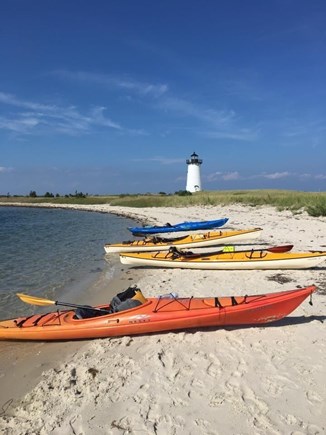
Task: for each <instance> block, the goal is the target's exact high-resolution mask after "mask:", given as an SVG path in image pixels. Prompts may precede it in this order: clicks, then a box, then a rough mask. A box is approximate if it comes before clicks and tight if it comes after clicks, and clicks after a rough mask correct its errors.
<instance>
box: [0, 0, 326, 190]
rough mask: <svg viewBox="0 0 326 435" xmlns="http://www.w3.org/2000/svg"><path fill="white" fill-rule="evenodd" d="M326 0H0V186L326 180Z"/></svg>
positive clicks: (302, 184)
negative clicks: (192, 174) (194, 157)
mask: <svg viewBox="0 0 326 435" xmlns="http://www.w3.org/2000/svg"><path fill="white" fill-rule="evenodd" d="M325 23H326V2H325V1H324V0H269V1H261V0H246V1H243V0H219V1H216V0H203V1H195V0H187V1H185V0H177V1H176V0H164V1H153V0H119V1H118V0H117V1H115V0H92V1H90V0H78V1H67V0H55V1H53V0H1V2H0V195H7V194H10V195H20V194H22V195H28V194H29V192H30V191H32V190H33V191H36V193H37V194H38V195H43V194H44V193H45V192H51V193H53V194H56V193H59V194H60V195H63V194H68V193H74V192H75V191H78V192H83V193H88V194H90V195H91V194H100V195H104V194H122V193H130V194H132V193H156V192H165V193H174V192H176V191H179V190H185V188H186V178H187V164H186V160H187V159H188V158H190V155H191V154H192V153H193V152H196V153H197V154H198V156H199V158H200V159H202V160H203V163H202V165H201V182H202V188H203V190H206V191H210V190H226V189H227V190H229V189H230V190H231V189H232V190H233V189H291V190H302V191H325V190H326V25H325Z"/></svg>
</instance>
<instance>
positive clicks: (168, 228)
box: [128, 218, 229, 236]
mask: <svg viewBox="0 0 326 435" xmlns="http://www.w3.org/2000/svg"><path fill="white" fill-rule="evenodd" d="M228 220H229V219H228V218H223V219H217V220H213V221H200V222H181V223H180V224H176V225H171V224H165V225H162V226H156V225H154V226H144V227H129V228H128V230H129V231H131V232H132V234H133V235H134V236H144V235H146V234H157V233H175V232H177V231H196V230H211V229H212V228H218V227H222V226H223V225H225V224H226V222H227V221H228Z"/></svg>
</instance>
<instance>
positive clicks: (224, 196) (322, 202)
mask: <svg viewBox="0 0 326 435" xmlns="http://www.w3.org/2000/svg"><path fill="white" fill-rule="evenodd" d="M34 193H35V196H34ZM0 197H1V199H0V201H1V202H2V203H8V204H9V203H11V202H13V203H14V202H23V203H28V202H38V203H42V202H53V203H56V204H85V205H87V204H110V205H112V206H122V207H139V208H142V207H174V208H177V207H189V206H203V207H205V206H206V207H214V206H228V205H231V204H242V205H246V206H250V207H259V206H273V207H275V208H277V209H278V210H290V211H292V212H293V213H296V214H299V213H302V212H303V211H306V212H307V213H308V214H309V215H311V216H326V192H301V191H291V190H225V191H222V190H221V191H202V192H195V193H190V192H187V191H184V190H180V191H178V192H175V193H174V194H167V193H165V192H159V193H145V194H140V193H138V194H124V193H122V194H120V195H88V194H87V193H86V194H84V193H82V192H77V191H76V192H75V194H69V195H64V196H60V195H55V196H54V195H53V196H52V194H51V193H49V192H47V194H46V195H44V196H38V195H36V192H34V191H31V192H30V194H29V195H27V196H22V197H18V196H10V195H3V196H1V195H0Z"/></svg>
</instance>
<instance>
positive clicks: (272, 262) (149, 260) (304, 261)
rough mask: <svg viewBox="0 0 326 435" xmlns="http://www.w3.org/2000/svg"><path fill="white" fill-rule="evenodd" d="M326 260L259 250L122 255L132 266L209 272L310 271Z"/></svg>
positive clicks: (325, 254)
mask: <svg viewBox="0 0 326 435" xmlns="http://www.w3.org/2000/svg"><path fill="white" fill-rule="evenodd" d="M325 259H326V252H323V251H312V252H302V253H301V252H299V253H295V252H294V253H288V252H283V253H281V252H280V253H273V252H268V251H265V250H257V251H239V252H221V253H219V254H215V255H209V253H208V254H206V255H193V256H188V255H184V256H182V255H181V256H180V257H175V256H174V254H173V253H170V252H168V253H164V252H151V253H123V254H120V261H121V263H122V264H127V265H131V266H149V267H161V268H171V267H172V268H182V269H207V270H257V269H260V270H267V269H310V268H312V267H316V266H317V265H318V264H320V263H322V262H323V261H325Z"/></svg>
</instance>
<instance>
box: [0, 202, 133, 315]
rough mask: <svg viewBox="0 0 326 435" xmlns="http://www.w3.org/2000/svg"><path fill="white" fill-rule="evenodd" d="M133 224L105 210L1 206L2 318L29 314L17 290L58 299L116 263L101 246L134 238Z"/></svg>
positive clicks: (0, 276) (0, 293)
mask: <svg viewBox="0 0 326 435" xmlns="http://www.w3.org/2000/svg"><path fill="white" fill-rule="evenodd" d="M134 225H135V222H134V221H132V220H130V219H126V218H121V217H118V216H114V215H110V214H106V213H105V214H104V213H91V212H82V211H71V210H60V209H45V208H44V209H42V208H40V209H39V208H25V207H22V208H20V207H0V319H3V318H9V317H14V316H16V315H18V314H28V307H29V308H30V306H28V305H25V304H23V303H22V302H20V300H19V299H18V298H17V296H16V293H18V292H22V293H26V294H31V295H35V296H41V297H46V298H50V299H59V295H61V294H62V292H63V290H64V289H69V288H71V287H75V288H76V289H77V290H78V286H79V285H82V283H83V284H84V285H85V282H90V281H91V280H95V279H96V277H97V276H98V274H99V273H101V272H102V271H103V270H106V269H109V268H110V267H111V268H112V267H113V266H109V265H108V264H107V262H105V260H104V249H103V245H104V244H105V243H114V242H119V241H122V240H130V239H131V238H132V237H131V234H130V232H129V231H128V230H127V227H128V226H134ZM117 259H118V257H117ZM109 272H110V271H109ZM112 272H113V271H112ZM47 308H49V307H47ZM23 310H24V311H23Z"/></svg>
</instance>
